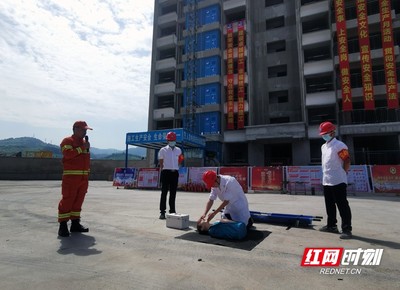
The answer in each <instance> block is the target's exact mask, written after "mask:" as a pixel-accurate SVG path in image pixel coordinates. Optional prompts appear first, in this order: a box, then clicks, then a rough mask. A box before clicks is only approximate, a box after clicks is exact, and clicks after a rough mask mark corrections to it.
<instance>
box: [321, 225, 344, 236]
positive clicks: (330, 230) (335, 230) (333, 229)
mask: <svg viewBox="0 0 400 290" xmlns="http://www.w3.org/2000/svg"><path fill="white" fill-rule="evenodd" d="M319 231H320V232H325V233H334V234H338V233H339V230H338V228H337V227H328V226H323V227H322V228H320V229H319Z"/></svg>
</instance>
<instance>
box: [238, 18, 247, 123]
mask: <svg viewBox="0 0 400 290" xmlns="http://www.w3.org/2000/svg"><path fill="white" fill-rule="evenodd" d="M244 49H245V38H244V22H243V20H240V21H239V22H238V120H237V128H238V129H243V128H244V89H245V87H244V79H245V74H244V68H245V62H244Z"/></svg>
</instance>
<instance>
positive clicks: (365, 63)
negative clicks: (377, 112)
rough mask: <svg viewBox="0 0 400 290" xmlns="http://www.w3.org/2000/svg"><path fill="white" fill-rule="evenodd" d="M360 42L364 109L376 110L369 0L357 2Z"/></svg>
mask: <svg viewBox="0 0 400 290" xmlns="http://www.w3.org/2000/svg"><path fill="white" fill-rule="evenodd" d="M357 22H358V42H359V45H360V62H361V77H362V83H363V94H364V109H365V110H374V109H375V101H374V85H373V79H372V64H371V48H370V44H369V32H368V13H367V0H357Z"/></svg>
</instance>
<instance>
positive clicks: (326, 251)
mask: <svg viewBox="0 0 400 290" xmlns="http://www.w3.org/2000/svg"><path fill="white" fill-rule="evenodd" d="M342 255H343V248H305V249H304V254H303V259H302V260H301V266H303V267H337V266H339V265H340V261H341V259H342Z"/></svg>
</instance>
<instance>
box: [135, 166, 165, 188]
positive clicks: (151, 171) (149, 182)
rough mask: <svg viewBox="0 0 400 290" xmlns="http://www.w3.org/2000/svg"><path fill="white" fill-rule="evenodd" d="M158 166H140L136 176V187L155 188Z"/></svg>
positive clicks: (156, 185) (157, 178)
mask: <svg viewBox="0 0 400 290" xmlns="http://www.w3.org/2000/svg"><path fill="white" fill-rule="evenodd" d="M159 172H160V169H159V168H140V169H139V172H138V177H137V186H138V188H157V187H158V181H159Z"/></svg>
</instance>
